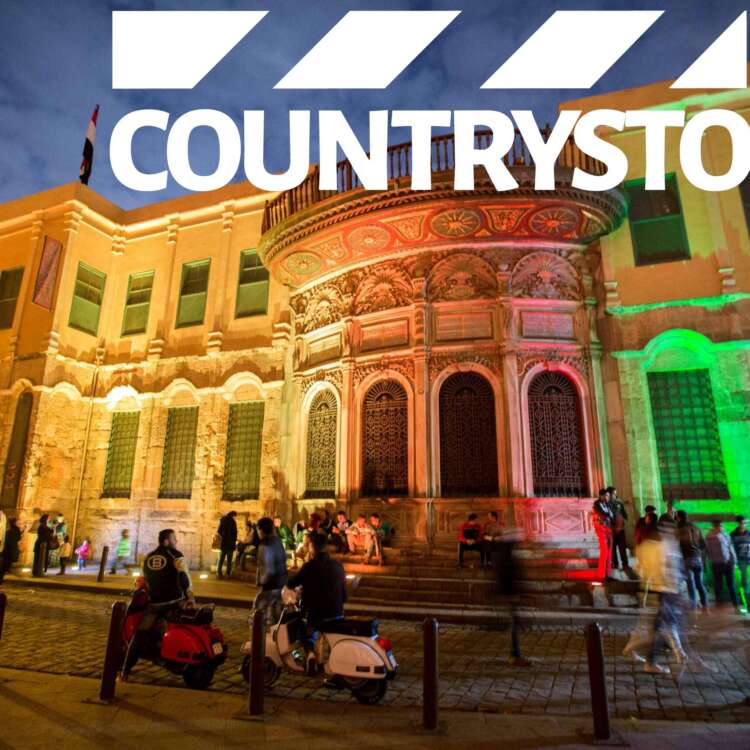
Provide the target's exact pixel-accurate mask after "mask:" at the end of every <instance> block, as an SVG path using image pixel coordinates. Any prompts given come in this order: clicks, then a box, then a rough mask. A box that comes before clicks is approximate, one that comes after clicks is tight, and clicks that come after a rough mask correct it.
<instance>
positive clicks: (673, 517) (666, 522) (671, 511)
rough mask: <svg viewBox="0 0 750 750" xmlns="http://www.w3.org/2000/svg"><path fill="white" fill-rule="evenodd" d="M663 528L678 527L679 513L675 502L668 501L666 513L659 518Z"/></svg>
mask: <svg viewBox="0 0 750 750" xmlns="http://www.w3.org/2000/svg"><path fill="white" fill-rule="evenodd" d="M659 524H660V525H661V526H672V527H675V528H676V527H677V511H676V510H675V507H674V500H667V502H666V509H665V511H664V513H662V514H661V515H660V516H659Z"/></svg>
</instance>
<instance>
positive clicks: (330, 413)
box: [305, 389, 338, 497]
mask: <svg viewBox="0 0 750 750" xmlns="http://www.w3.org/2000/svg"><path fill="white" fill-rule="evenodd" d="M337 411H338V408H337V405H336V397H335V396H334V395H333V393H332V392H331V391H330V390H328V389H326V390H324V391H321V392H320V393H319V394H318V395H317V396H316V397H315V398H314V399H313V402H312V404H311V405H310V412H309V414H308V420H307V470H306V476H307V490H306V492H305V496H306V497H335V496H336V426H337V419H336V417H337Z"/></svg>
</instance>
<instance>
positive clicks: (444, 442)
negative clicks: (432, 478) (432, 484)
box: [440, 372, 498, 497]
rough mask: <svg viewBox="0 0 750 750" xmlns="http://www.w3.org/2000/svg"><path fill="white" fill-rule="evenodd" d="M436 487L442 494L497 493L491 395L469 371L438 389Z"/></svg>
mask: <svg viewBox="0 0 750 750" xmlns="http://www.w3.org/2000/svg"><path fill="white" fill-rule="evenodd" d="M440 489H441V493H442V495H443V496H444V497H462V496H463V497H468V496H471V495H497V494H498V482H497V436H496V432H495V398H494V394H493V392H492V386H490V384H489V383H488V382H487V381H486V380H485V379H484V378H483V377H482V376H481V375H477V374H476V373H473V372H461V373H456V374H455V375H451V376H450V377H449V378H448V379H447V380H446V381H445V383H443V386H442V388H441V389H440Z"/></svg>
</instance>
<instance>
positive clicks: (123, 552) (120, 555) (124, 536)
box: [109, 529, 130, 575]
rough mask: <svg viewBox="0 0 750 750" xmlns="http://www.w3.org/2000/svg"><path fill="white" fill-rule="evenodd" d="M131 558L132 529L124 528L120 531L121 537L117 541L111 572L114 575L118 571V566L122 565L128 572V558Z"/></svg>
mask: <svg viewBox="0 0 750 750" xmlns="http://www.w3.org/2000/svg"><path fill="white" fill-rule="evenodd" d="M129 558H130V530H129V529H123V530H122V531H121V532H120V539H119V540H118V542H117V549H116V550H115V559H114V560H113V561H112V568H111V569H110V571H109V572H110V573H112V575H114V574H115V573H117V567H118V566H122V567H123V568H125V572H126V573H127V572H128V565H127V560H128V559H129Z"/></svg>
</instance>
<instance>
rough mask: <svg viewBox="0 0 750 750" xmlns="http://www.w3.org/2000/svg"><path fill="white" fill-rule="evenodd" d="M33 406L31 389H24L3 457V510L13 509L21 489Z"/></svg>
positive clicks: (1, 497) (1, 501) (1, 498)
mask: <svg viewBox="0 0 750 750" xmlns="http://www.w3.org/2000/svg"><path fill="white" fill-rule="evenodd" d="M33 406H34V396H33V395H32V393H31V391H24V392H23V393H22V394H21V395H20V396H19V398H18V403H17V404H16V416H15V418H14V420H13V432H12V433H11V436H10V445H9V446H8V455H7V456H6V459H5V469H4V471H3V487H2V496H0V508H3V509H4V510H10V509H13V508H15V507H16V505H17V504H18V493H19V490H20V489H21V475H22V473H23V465H24V462H25V460H26V444H27V443H28V439H29V423H30V421H31V410H32V408H33Z"/></svg>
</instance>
